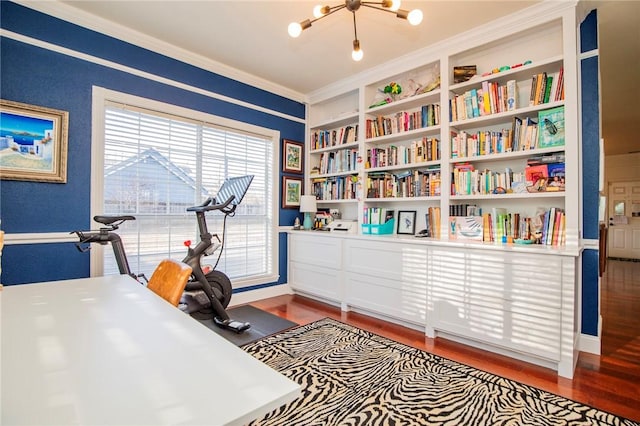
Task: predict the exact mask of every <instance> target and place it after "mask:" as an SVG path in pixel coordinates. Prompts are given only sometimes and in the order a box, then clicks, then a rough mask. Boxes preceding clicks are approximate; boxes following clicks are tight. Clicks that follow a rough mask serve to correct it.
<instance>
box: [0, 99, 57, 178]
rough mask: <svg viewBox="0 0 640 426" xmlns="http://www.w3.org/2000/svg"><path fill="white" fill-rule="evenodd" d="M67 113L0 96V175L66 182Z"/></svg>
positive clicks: (0, 176) (2, 176)
mask: <svg viewBox="0 0 640 426" xmlns="http://www.w3.org/2000/svg"><path fill="white" fill-rule="evenodd" d="M68 129H69V113H68V112H67V111H61V110H57V109H53V108H46V107H42V106H36V105H29V104H24V103H20V102H14V101H9V100H5V99H0V179H5V180H22V181H32V182H53V183H66V182H67V143H68V141H67V138H68Z"/></svg>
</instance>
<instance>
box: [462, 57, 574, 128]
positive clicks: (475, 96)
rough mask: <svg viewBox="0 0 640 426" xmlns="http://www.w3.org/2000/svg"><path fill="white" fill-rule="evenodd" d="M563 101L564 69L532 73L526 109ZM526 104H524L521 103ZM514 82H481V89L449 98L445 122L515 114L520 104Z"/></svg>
mask: <svg viewBox="0 0 640 426" xmlns="http://www.w3.org/2000/svg"><path fill="white" fill-rule="evenodd" d="M563 99H564V69H563V68H561V69H560V71H559V72H557V73H552V74H547V73H546V72H542V73H539V74H534V75H533V76H532V79H531V89H530V92H529V102H528V105H529V106H535V105H541V104H546V103H549V102H557V101H561V100H563ZM525 102H526V101H525ZM520 103H521V102H520V101H519V99H518V87H517V82H516V80H509V81H507V82H506V84H504V85H500V84H499V83H497V82H490V81H483V82H482V87H481V88H474V89H470V90H467V91H466V92H464V93H462V94H459V95H455V96H453V98H451V99H449V121H452V122H455V121H462V120H468V119H471V118H477V117H483V116H486V115H491V114H497V113H501V112H507V111H515V110H516V109H518V105H520Z"/></svg>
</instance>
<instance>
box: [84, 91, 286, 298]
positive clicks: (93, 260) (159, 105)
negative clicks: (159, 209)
mask: <svg viewBox="0 0 640 426" xmlns="http://www.w3.org/2000/svg"><path fill="white" fill-rule="evenodd" d="M108 102H115V103H121V104H126V105H132V106H135V107H139V108H143V109H148V110H152V111H157V112H158V113H160V114H162V113H166V114H170V115H173V116H177V117H188V119H190V120H198V121H203V122H208V123H211V124H214V125H217V126H222V127H227V128H229V129H237V130H238V131H239V132H246V133H253V134H257V135H261V136H263V137H265V138H269V139H271V141H272V144H273V146H272V148H273V156H272V158H273V160H272V161H273V163H272V165H271V176H270V178H268V182H270V184H271V188H278V186H277V182H278V173H279V164H278V161H279V159H280V132H279V131H278V130H274V129H268V128H264V127H260V126H256V125H253V124H248V123H244V122H241V121H237V120H231V119H228V118H224V117H219V116H215V115H212V114H208V113H204V112H201V111H197V110H192V109H189V108H184V107H180V106H176V105H171V104H168V103H164V102H160V101H155V100H152V99H147V98H143V97H139V96H135V95H130V94H127V93H122V92H117V91H114V90H109V89H105V88H103V87H98V86H93V90H92V111H91V115H92V119H91V121H92V123H91V135H92V136H91V197H90V199H91V203H90V215H91V216H90V219H89V220H90V226H91V227H92V228H94V227H95V226H96V224H95V223H94V221H93V217H94V216H96V215H99V214H102V213H103V211H104V210H103V209H104V132H105V119H104V118H105V109H106V107H107V104H108ZM277 194H278V191H277V190H274V196H277ZM271 208H272V212H271V215H272V218H273V224H272V226H273V229H272V232H271V248H272V254H271V256H269V258H270V261H271V271H272V272H271V274H265V275H260V276H258V277H252V278H244V279H236V280H233V285H234V288H242V287H248V286H253V285H259V284H268V283H272V282H277V281H278V279H279V277H280V272H279V263H280V262H279V253H280V248H279V231H278V224H279V212H280V210H279V206H278V203H277V202H276V201H273V202H272V203H271ZM194 226H195V219H194ZM105 249H108V250H111V247H105V246H102V245H99V244H94V245H93V247H92V249H91V252H90V253H91V255H90V275H91V276H92V277H94V276H102V275H103V273H104V262H103V256H104V250H105ZM134 272H137V271H134Z"/></svg>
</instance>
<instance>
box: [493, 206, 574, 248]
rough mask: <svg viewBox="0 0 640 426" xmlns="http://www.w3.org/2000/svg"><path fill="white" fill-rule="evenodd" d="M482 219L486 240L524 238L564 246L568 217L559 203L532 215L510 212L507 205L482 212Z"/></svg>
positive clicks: (504, 240) (506, 240) (515, 239)
mask: <svg viewBox="0 0 640 426" xmlns="http://www.w3.org/2000/svg"><path fill="white" fill-rule="evenodd" d="M482 221H483V229H484V232H483V241H487V242H509V241H516V242H517V240H522V241H528V242H532V243H534V244H543V245H550V246H561V245H564V243H565V236H566V226H565V221H566V217H565V213H564V210H562V209H560V208H557V207H551V208H549V209H542V210H541V211H540V212H537V213H536V214H535V215H534V216H531V217H528V216H524V215H521V214H519V213H508V212H507V211H506V209H503V208H494V209H492V211H491V213H484V214H483V215H482Z"/></svg>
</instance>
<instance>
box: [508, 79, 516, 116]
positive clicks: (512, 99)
mask: <svg viewBox="0 0 640 426" xmlns="http://www.w3.org/2000/svg"><path fill="white" fill-rule="evenodd" d="M517 107H518V90H517V89H516V81H515V80H509V81H507V111H514V110H515V109H516V108H517Z"/></svg>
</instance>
